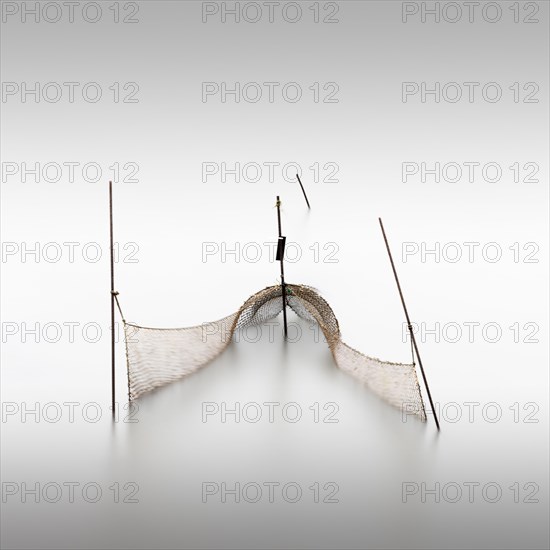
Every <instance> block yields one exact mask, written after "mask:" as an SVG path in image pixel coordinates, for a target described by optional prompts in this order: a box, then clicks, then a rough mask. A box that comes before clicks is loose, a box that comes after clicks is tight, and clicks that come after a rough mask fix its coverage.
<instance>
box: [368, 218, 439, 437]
mask: <svg viewBox="0 0 550 550" xmlns="http://www.w3.org/2000/svg"><path fill="white" fill-rule="evenodd" d="M378 221H379V222H380V229H382V235H383V236H384V242H385V243H386V250H387V251H388V256H389V257H390V262H391V268H392V270H393V276H394V277H395V282H396V283H397V290H399V296H400V298H401V304H402V305H403V310H404V311H405V317H406V319H407V327H408V329H409V334H410V336H411V340H412V343H413V346H414V351H415V352H416V357H417V358H418V364H419V366H420V372H421V373H422V379H423V380H424V386H425V387H426V393H427V394H428V399H429V400H430V406H431V407H432V413H433V415H434V420H435V425H436V426H437V430H438V431H439V429H440V428H439V420H438V419H437V414H436V412H435V407H434V403H433V400H432V394H431V392H430V387H429V386H428V380H427V378H426V373H425V372H424V367H423V365H422V359H420V354H419V353H418V346H417V345H416V338H415V337H414V332H413V329H412V325H411V320H410V318H409V312H408V311H407V306H406V305H405V298H403V292H402V291H401V285H400V284H399V278H398V277H397V271H396V270H395V264H394V263H393V257H392V255H391V251H390V245H389V244H388V239H387V237H386V232H385V231H384V225H383V224H382V219H381V218H378Z"/></svg>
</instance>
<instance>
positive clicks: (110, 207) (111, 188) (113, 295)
mask: <svg viewBox="0 0 550 550" xmlns="http://www.w3.org/2000/svg"><path fill="white" fill-rule="evenodd" d="M109 236H110V254H111V407H112V410H113V418H114V416H115V298H116V296H115V256H114V246H113V182H111V181H110V182H109Z"/></svg>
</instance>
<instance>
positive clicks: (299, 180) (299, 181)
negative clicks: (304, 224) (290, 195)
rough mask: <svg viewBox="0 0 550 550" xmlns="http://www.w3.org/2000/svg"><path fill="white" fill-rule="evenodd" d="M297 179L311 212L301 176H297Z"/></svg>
mask: <svg viewBox="0 0 550 550" xmlns="http://www.w3.org/2000/svg"><path fill="white" fill-rule="evenodd" d="M296 178H297V179H298V183H299V184H300V187H301V188H302V193H303V194H304V199H306V204H307V207H308V208H309V209H310V210H311V206H309V201H308V200H307V195H306V190H305V189H304V186H303V185H302V180H301V179H300V176H299V175H298V174H296Z"/></svg>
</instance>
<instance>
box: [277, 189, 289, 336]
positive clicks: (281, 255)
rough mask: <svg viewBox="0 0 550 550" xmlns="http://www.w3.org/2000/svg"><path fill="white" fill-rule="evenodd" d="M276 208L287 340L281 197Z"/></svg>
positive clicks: (285, 324)
mask: <svg viewBox="0 0 550 550" xmlns="http://www.w3.org/2000/svg"><path fill="white" fill-rule="evenodd" d="M276 206H277V225H278V228H279V243H278V245H277V247H278V249H279V250H280V251H281V252H280V253H279V250H278V254H279V257H278V260H279V261H280V263H281V293H282V298H283V323H284V331H285V339H286V338H287V337H288V327H287V323H286V284H285V268H284V266H283V260H284V255H285V249H284V237H283V235H282V232H281V201H280V199H279V196H278V195H277V202H276ZM281 239H283V243H282V247H281V248H279V247H280V246H281V244H280V242H281Z"/></svg>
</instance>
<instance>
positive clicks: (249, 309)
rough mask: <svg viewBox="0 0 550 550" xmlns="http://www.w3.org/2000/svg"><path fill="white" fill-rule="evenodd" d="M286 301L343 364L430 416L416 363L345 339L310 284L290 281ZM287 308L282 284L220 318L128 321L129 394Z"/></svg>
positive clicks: (210, 355) (203, 358) (212, 353)
mask: <svg viewBox="0 0 550 550" xmlns="http://www.w3.org/2000/svg"><path fill="white" fill-rule="evenodd" d="M286 302H287V305H288V307H290V308H291V309H292V310H293V311H294V312H295V313H296V314H297V315H298V316H299V317H300V318H302V319H304V320H306V321H309V322H310V323H316V324H318V325H319V327H320V328H321V330H322V331H323V334H324V336H325V339H326V341H327V343H328V346H329V349H330V351H331V352H332V355H333V357H334V361H335V363H336V365H337V366H338V367H339V368H340V369H342V370H343V371H345V372H347V373H349V374H350V375H352V376H354V377H355V378H357V379H359V380H360V381H361V382H363V383H364V384H366V385H367V386H368V387H369V388H370V389H371V390H372V391H373V392H374V393H376V394H377V395H379V396H380V397H382V398H383V399H384V400H385V401H387V402H388V403H390V404H391V405H393V406H395V407H399V408H406V410H407V412H408V414H411V413H415V414H416V415H418V416H419V417H420V419H421V420H422V421H426V412H425V408H424V402H423V400H422V394H421V393H420V387H419V384H418V378H417V376H416V369H415V366H414V364H410V363H389V362H387V361H380V360H379V359H376V358H374V357H369V356H367V355H364V354H363V353H361V352H359V351H357V350H355V349H353V348H351V347H350V346H348V345H347V344H345V343H344V342H342V339H341V337H340V327H339V325H338V320H337V319H336V317H335V315H334V312H333V311H332V308H331V307H330V306H329V305H328V303H327V302H326V301H325V300H324V299H323V298H322V297H321V296H320V295H319V294H318V293H317V292H316V291H315V289H313V288H311V287H309V286H305V285H293V284H287V285H286ZM282 309H283V300H282V292H281V286H280V285H277V286H271V287H267V288H264V289H263V290H260V291H259V292H257V293H256V294H254V295H252V296H251V297H250V298H248V300H246V302H245V303H244V304H243V305H242V306H241V307H240V308H239V310H238V311H236V312H235V313H233V314H231V315H228V316H227V317H224V318H223V319H219V320H218V321H213V322H209V323H203V324H201V325H197V326H193V327H186V328H168V329H166V328H149V327H142V326H139V325H136V324H133V323H128V322H124V331H125V340H126V354H127V366H128V394H129V398H130V399H136V398H138V397H139V396H140V395H143V394H144V393H146V392H148V391H151V390H153V389H154V388H157V387H160V386H164V385H165V384H168V383H170V382H173V381H175V380H178V379H180V378H182V377H184V376H186V375H188V374H191V373H192V372H194V371H196V370H197V369H199V368H201V367H203V366H205V365H207V364H208V363H209V362H210V361H212V360H213V359H214V358H215V357H216V356H217V355H219V354H220V353H221V352H222V351H223V350H224V349H225V348H226V347H227V346H228V345H229V343H230V342H231V340H232V337H233V334H234V333H235V331H236V330H239V329H243V328H246V327H249V326H253V325H261V324H263V323H265V322H266V321H269V320H270V319H273V318H274V317H276V316H277V315H279V313H280V312H281V311H282Z"/></svg>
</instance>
